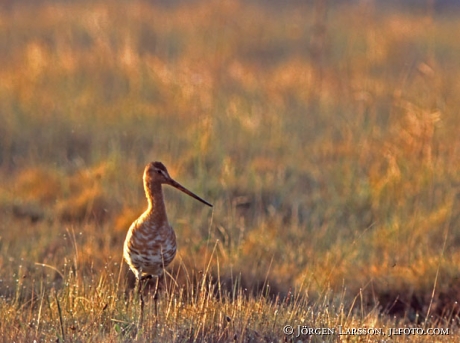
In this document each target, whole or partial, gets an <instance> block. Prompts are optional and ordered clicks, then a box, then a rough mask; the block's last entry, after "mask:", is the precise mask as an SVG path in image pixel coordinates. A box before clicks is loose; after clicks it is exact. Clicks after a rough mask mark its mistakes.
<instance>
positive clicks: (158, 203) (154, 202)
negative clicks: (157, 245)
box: [145, 184, 168, 227]
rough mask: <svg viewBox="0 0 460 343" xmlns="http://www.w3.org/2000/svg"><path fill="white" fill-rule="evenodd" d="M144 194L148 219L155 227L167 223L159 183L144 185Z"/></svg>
mask: <svg viewBox="0 0 460 343" xmlns="http://www.w3.org/2000/svg"><path fill="white" fill-rule="evenodd" d="M145 195H146V196H147V201H148V208H147V210H146V211H145V214H146V215H147V216H148V218H149V221H150V222H152V223H153V224H154V226H155V227H162V226H163V225H168V217H167V216H166V207H165V202H164V198H163V189H162V188H161V184H153V185H150V186H149V187H145Z"/></svg>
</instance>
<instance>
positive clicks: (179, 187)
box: [170, 179, 212, 207]
mask: <svg viewBox="0 0 460 343" xmlns="http://www.w3.org/2000/svg"><path fill="white" fill-rule="evenodd" d="M170 182H171V183H170V185H171V186H173V187H174V188H177V189H178V190H180V191H182V192H184V193H185V194H188V195H190V196H191V197H192V198H195V199H196V200H199V201H201V202H202V203H203V204H206V205H208V206H210V207H212V205H211V204H210V203H209V202H207V201H206V200H203V199H201V198H200V197H199V196H198V195H196V194H194V193H192V192H190V191H189V190H188V189H187V188H185V187H184V186H182V185H181V184H180V183H179V182H176V181H174V180H172V179H171V180H170Z"/></svg>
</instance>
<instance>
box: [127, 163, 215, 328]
mask: <svg viewBox="0 0 460 343" xmlns="http://www.w3.org/2000/svg"><path fill="white" fill-rule="evenodd" d="M143 180H144V190H145V195H146V196H147V201H148V208H147V210H146V211H145V212H144V213H143V214H142V215H141V216H140V217H139V218H137V219H136V220H135V221H134V222H133V223H132V224H131V227H130V228H129V231H128V234H127V236H126V240H125V245H124V251H123V256H124V258H125V260H126V263H127V264H128V265H129V268H131V270H132V271H133V273H134V275H135V276H136V279H137V290H138V292H139V295H140V302H141V322H142V318H143V313H144V299H143V296H142V283H143V280H146V279H150V278H152V277H157V278H158V277H160V276H161V275H162V274H163V271H164V268H166V267H167V266H168V265H169V264H170V263H171V262H172V260H173V259H174V256H176V249H177V245H176V234H175V233H174V230H173V228H172V227H171V225H169V222H168V218H167V216H166V208H165V203H164V198H163V190H162V187H161V186H162V185H163V184H165V185H170V186H172V187H174V188H177V189H178V190H180V191H182V192H184V193H185V194H188V195H190V196H191V197H193V198H195V199H197V200H199V201H201V202H202V203H204V204H206V205H208V206H210V207H212V205H211V204H210V203H208V202H207V201H205V200H203V199H201V198H200V197H199V196H197V195H195V194H194V193H192V192H190V191H189V190H188V189H186V188H185V187H184V186H182V185H181V184H179V183H178V182H176V181H174V180H173V179H172V178H171V176H169V173H168V171H167V170H166V167H165V166H164V165H163V164H162V163H161V162H151V163H149V164H148V165H147V166H146V167H145V169H144V177H143ZM157 288H158V279H157ZM156 293H157V289H156V290H155V296H154V299H155V314H156V315H158V312H157V294H156Z"/></svg>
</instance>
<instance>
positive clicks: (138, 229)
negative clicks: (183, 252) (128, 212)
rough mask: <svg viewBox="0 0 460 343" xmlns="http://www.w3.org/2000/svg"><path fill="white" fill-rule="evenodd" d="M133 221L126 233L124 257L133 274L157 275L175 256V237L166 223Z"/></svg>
mask: <svg viewBox="0 0 460 343" xmlns="http://www.w3.org/2000/svg"><path fill="white" fill-rule="evenodd" d="M141 219H142V217H141V218H139V219H138V220H137V221H135V222H134V223H133V224H132V225H131V227H130V229H129V232H128V235H127V236H126V240H125V246H124V257H125V259H126V261H127V262H128V264H129V266H130V268H131V269H132V270H133V271H134V272H135V273H142V274H149V275H159V274H161V272H162V270H163V268H165V267H166V266H168V265H169V264H170V263H171V262H172V260H173V259H174V257H175V256H176V249H177V245H176V235H175V233H174V231H173V229H172V228H171V226H170V225H169V224H168V223H164V224H163V225H158V224H155V223H152V222H149V221H142V220H141Z"/></svg>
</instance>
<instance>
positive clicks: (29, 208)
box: [0, 0, 460, 321]
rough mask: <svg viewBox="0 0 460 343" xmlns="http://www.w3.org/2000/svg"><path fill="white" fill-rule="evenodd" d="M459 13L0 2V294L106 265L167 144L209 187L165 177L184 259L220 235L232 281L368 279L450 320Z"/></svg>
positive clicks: (363, 284)
mask: <svg viewBox="0 0 460 343" xmlns="http://www.w3.org/2000/svg"><path fill="white" fill-rule="evenodd" d="M428 3H430V2H428ZM458 18H459V17H458V13H455V12H449V13H447V12H439V13H438V12H434V11H430V8H425V7H424V6H420V7H419V8H417V9H416V10H406V11H396V10H391V9H388V8H385V9H381V8H378V7H374V6H373V5H372V2H370V3H367V4H366V3H359V4H350V3H346V4H343V5H337V4H336V5H334V4H328V3H327V2H325V1H316V2H308V1H307V2H305V3H303V2H297V1H296V2H292V3H289V4H284V3H283V4H281V3H277V2H270V3H264V2H257V1H250V2H238V1H204V0H203V1H193V2H181V1H178V2H174V3H171V2H153V1H152V2H146V1H130V2H126V1H117V0H114V1H40V2H35V3H31V2H17V3H14V2H9V4H8V5H4V8H3V9H2V11H1V12H0V37H1V38H0V65H1V67H0V79H1V82H0V213H1V217H2V220H1V221H0V230H1V231H0V247H1V250H0V279H1V280H0V294H1V297H2V299H3V300H2V301H4V302H5V303H8V299H10V298H11V297H12V296H13V294H14V293H15V292H16V293H17V290H18V289H19V287H18V282H19V281H18V280H22V279H21V278H23V277H24V280H25V281H20V282H21V287H22V288H21V292H24V294H30V293H33V292H34V289H35V288H34V287H38V286H37V285H38V283H39V281H38V280H45V279H46V280H48V281H46V282H45V284H46V285H50V286H49V287H57V288H59V287H60V286H59V285H60V283H59V282H61V281H62V280H61V278H60V277H59V273H64V272H65V271H66V270H68V269H67V268H70V267H69V266H72V267H71V268H73V269H75V270H78V271H79V273H80V276H82V277H86V278H88V279H91V278H92V277H94V273H96V274H98V273H101V272H103V271H104V270H109V271H110V273H117V272H118V268H119V264H120V262H121V252H122V245H123V240H124V237H125V234H126V231H127V229H128V227H129V224H130V222H131V221H132V220H133V219H135V218H136V217H137V216H138V215H139V214H140V213H141V212H142V211H143V209H144V207H145V198H144V195H143V190H142V183H141V175H142V171H143V167H144V165H145V164H146V163H148V162H150V161H153V160H158V161H162V162H164V163H165V165H166V166H167V167H168V170H169V172H170V174H171V175H172V176H173V177H174V178H176V179H177V180H178V181H179V182H181V183H183V184H184V185H185V186H187V187H188V188H190V189H191V190H192V191H194V192H196V193H197V194H199V195H200V196H202V197H203V198H205V199H207V200H209V201H210V202H212V203H214V205H215V207H214V211H213V213H212V215H211V214H210V212H209V209H207V208H204V207H203V206H201V204H200V203H197V202H195V201H193V200H191V199H189V198H187V197H186V196H184V195H183V194H178V192H176V191H170V190H169V189H168V190H167V191H166V198H167V199H166V201H167V204H168V214H169V217H170V221H171V223H172V225H173V227H174V228H175V230H176V232H177V236H178V241H179V257H178V258H177V260H176V264H175V266H176V267H177V266H178V265H179V264H180V263H182V264H183V265H185V266H186V267H187V268H190V269H191V270H193V269H196V270H203V269H204V268H205V266H206V264H207V263H208V262H209V255H210V254H209V253H210V251H211V250H212V247H213V246H215V249H216V252H215V256H217V258H218V261H219V264H218V265H219V273H220V276H221V278H222V280H223V283H224V284H226V285H227V286H226V287H231V282H230V280H231V279H232V278H233V277H234V276H235V275H240V278H241V283H242V285H243V286H244V287H247V288H248V289H251V290H255V291H257V290H260V289H261V287H262V286H263V284H264V282H265V280H266V279H268V281H269V284H270V286H271V291H270V294H272V295H273V296H276V295H278V294H280V295H282V296H285V295H286V294H288V292H290V291H291V290H292V291H295V290H298V289H305V288H307V289H308V292H309V294H310V296H312V297H315V295H316V296H318V295H320V294H322V292H324V291H325V290H326V289H329V288H330V289H332V290H333V291H335V292H339V293H340V292H342V291H343V290H344V289H346V290H347V292H348V293H347V297H348V298H349V299H350V301H351V300H352V299H353V297H355V296H356V294H357V293H359V292H360V290H362V293H360V294H361V295H362V296H363V297H364V299H365V301H364V302H365V303H366V304H367V305H368V306H370V307H372V306H380V308H381V310H382V311H384V312H385V313H390V314H396V315H398V316H402V317H404V318H407V319H408V320H410V321H415V320H416V318H418V316H421V317H424V316H425V315H426V314H427V313H428V314H429V315H432V314H435V315H436V316H446V315H447V316H450V317H449V318H457V320H458V317H455V316H453V314H455V313H457V311H458V309H457V307H455V306H456V305H455V302H456V301H457V300H458V299H459V296H460V286H459V279H458V278H459V267H458V266H459V265H460V248H459V246H460V231H459V230H458V228H459V226H460V206H459V204H460V203H459V200H460V174H459V170H460V159H459V156H460V135H459V127H460V116H459V113H458V109H459V108H460V98H459V96H458V95H459V94H460V81H459V80H460V63H459V61H460V48H459V45H458V39H457V38H458V37H457V35H456V34H455V33H456V32H460V22H459V20H458ZM36 263H44V264H46V265H49V266H52V267H53V268H56V271H54V270H53V269H51V268H43V267H42V266H37V265H36ZM125 267H126V266H125ZM173 269H174V267H173ZM211 269H212V270H213V273H217V263H216V261H213V262H212V266H211ZM128 274H129V273H128V272H127V271H125V273H124V274H123V275H128ZM110 275H112V274H110ZM59 280H61V281H59ZM225 280H227V281H225ZM48 282H49V283H48ZM229 285H230V286H229ZM305 285H307V286H305ZM433 291H434V293H433ZM433 295H434V296H433ZM430 304H431V305H430ZM430 306H431V308H430V310H429V307H430ZM452 316H453V317H452Z"/></svg>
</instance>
